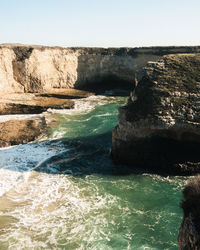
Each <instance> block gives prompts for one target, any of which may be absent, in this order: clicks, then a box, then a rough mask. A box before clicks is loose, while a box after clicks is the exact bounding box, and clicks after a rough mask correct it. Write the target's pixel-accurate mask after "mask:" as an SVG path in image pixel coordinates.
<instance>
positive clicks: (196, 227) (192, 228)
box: [178, 176, 200, 250]
mask: <svg viewBox="0 0 200 250" xmlns="http://www.w3.org/2000/svg"><path fill="white" fill-rule="evenodd" d="M181 207H182V209H183V221H182V224H181V227H180V230H179V236H178V249H179V250H198V249H200V177H199V176H198V177H195V178H194V179H193V180H192V181H190V182H189V183H188V184H187V185H186V186H185V188H184V190H183V201H182V204H181Z"/></svg>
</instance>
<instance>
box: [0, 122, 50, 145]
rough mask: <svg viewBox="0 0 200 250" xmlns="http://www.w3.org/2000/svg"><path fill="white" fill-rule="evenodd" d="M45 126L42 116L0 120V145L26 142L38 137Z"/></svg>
mask: <svg viewBox="0 0 200 250" xmlns="http://www.w3.org/2000/svg"><path fill="white" fill-rule="evenodd" d="M45 127H46V122H45V119H44V118H41V117H36V118H34V119H33V118H32V119H26V120H10V121H5V122H0V147H8V146H12V145H17V144H23V143H28V142H30V141H34V140H35V139H37V138H39V137H40V136H41V135H42V133H43V131H44V129H45Z"/></svg>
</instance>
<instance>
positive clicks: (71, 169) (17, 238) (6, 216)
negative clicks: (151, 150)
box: [0, 96, 187, 250]
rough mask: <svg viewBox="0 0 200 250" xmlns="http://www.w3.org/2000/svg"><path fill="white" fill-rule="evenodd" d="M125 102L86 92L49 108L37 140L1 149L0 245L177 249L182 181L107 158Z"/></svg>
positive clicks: (8, 247)
mask: <svg viewBox="0 0 200 250" xmlns="http://www.w3.org/2000/svg"><path fill="white" fill-rule="evenodd" d="M126 100H127V97H113V96H91V97H88V98H86V99H81V100H76V106H75V109H74V110H65V111H63V110H62V111H61V110H60V111H58V110H57V111H56V110H50V111H49V116H50V119H52V120H54V121H55V122H54V123H53V124H54V125H52V127H51V128H50V129H49V130H48V133H47V134H46V135H45V137H44V138H43V139H42V140H41V141H38V142H35V143H30V144H26V145H18V146H13V147H9V148H4V149H1V150H0V159H1V160H0V175H1V177H0V195H1V197H0V249H70V250H71V249H103V250H104V249H105V250H106V249H119V250H122V249H177V235H178V230H179V226H180V223H181V219H182V213H181V209H180V205H179V204H180V200H181V189H182V187H183V185H184V183H185V182H186V180H187V178H185V177H162V176H159V175H152V174H148V173H140V172H138V171H135V172H129V170H128V168H127V167H126V166H115V165H114V164H113V163H112V160H111V159H110V150H111V130H112V128H113V127H114V126H115V125H116V124H117V114H118V112H117V108H118V107H119V106H121V105H123V104H124V103H126Z"/></svg>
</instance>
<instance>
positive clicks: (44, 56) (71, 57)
mask: <svg viewBox="0 0 200 250" xmlns="http://www.w3.org/2000/svg"><path fill="white" fill-rule="evenodd" d="M195 52H200V47H149V48H108V49H104V48H61V47H42V46H25V45H9V44H5V45H0V92H1V93H3V92H7V93H8V92H15V93H16V92H43V91H52V90H53V89H55V88H78V89H92V90H96V89H98V88H101V87H105V86H106V88H108V87H110V88H113V87H117V86H123V87H127V88H132V87H133V84H134V79H135V72H136V71H138V70H139V69H141V68H142V67H143V66H144V65H145V64H146V63H147V62H148V61H157V60H158V59H159V58H160V57H161V56H162V55H165V54H171V53H195ZM139 77H140V76H139ZM108 83H109V84H108Z"/></svg>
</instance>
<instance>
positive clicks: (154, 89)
mask: <svg viewBox="0 0 200 250" xmlns="http://www.w3.org/2000/svg"><path fill="white" fill-rule="evenodd" d="M143 75H144V76H143V78H142V80H141V81H140V82H139V84H138V86H137V87H136V89H135V90H134V92H132V94H131V97H130V99H129V102H128V104H127V105H126V106H124V107H121V108H120V109H119V124H118V125H117V126H116V127H115V128H114V129H113V135H112V156H113V159H114V160H115V161H116V162H120V163H127V164H130V165H131V166H132V167H133V168H134V167H142V168H147V169H149V170H154V171H159V172H160V171H162V172H167V173H173V174H193V173H197V172H200V55H199V54H189V55H185V54H180V55H168V56H164V57H163V58H162V59H161V60H160V61H159V62H155V63H153V62H151V63H149V64H148V65H147V66H146V67H145V68H144V70H143Z"/></svg>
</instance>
